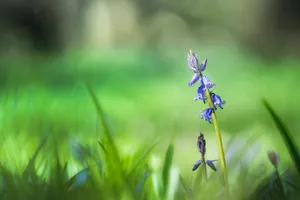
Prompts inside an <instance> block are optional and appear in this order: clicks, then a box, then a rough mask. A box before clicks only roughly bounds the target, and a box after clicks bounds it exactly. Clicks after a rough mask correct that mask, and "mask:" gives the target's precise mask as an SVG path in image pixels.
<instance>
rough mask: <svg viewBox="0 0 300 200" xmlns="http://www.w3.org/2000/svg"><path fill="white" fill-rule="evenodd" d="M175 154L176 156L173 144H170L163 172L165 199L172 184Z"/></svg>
mask: <svg viewBox="0 0 300 200" xmlns="http://www.w3.org/2000/svg"><path fill="white" fill-rule="evenodd" d="M173 154H174V147H173V144H170V145H169V147H168V150H167V153H166V156H165V162H164V166H163V172H162V181H163V197H165V196H166V194H167V191H168V188H169V184H170V172H171V166H172V160H173Z"/></svg>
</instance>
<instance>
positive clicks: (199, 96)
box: [194, 85, 206, 103]
mask: <svg viewBox="0 0 300 200" xmlns="http://www.w3.org/2000/svg"><path fill="white" fill-rule="evenodd" d="M197 100H203V101H204V103H205V100H206V98H205V97H204V86H203V85H201V86H200V87H198V90H197V96H196V97H195V98H194V101H197Z"/></svg>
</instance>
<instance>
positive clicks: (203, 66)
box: [200, 58, 207, 72]
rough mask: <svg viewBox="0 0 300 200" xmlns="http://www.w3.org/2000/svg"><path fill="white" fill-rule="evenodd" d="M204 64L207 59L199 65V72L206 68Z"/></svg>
mask: <svg viewBox="0 0 300 200" xmlns="http://www.w3.org/2000/svg"><path fill="white" fill-rule="evenodd" d="M206 64H207V58H205V60H204V61H203V62H202V63H201V65H200V70H201V71H202V72H203V71H204V70H205V68H206Z"/></svg>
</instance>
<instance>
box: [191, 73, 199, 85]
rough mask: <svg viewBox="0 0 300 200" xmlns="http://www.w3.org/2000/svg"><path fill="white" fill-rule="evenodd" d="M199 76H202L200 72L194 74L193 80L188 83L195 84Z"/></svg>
mask: <svg viewBox="0 0 300 200" xmlns="http://www.w3.org/2000/svg"><path fill="white" fill-rule="evenodd" d="M199 78H200V74H199V73H196V74H194V76H193V78H192V80H191V81H190V82H188V85H189V86H193V85H194V84H195V83H196V82H197V81H198V80H199Z"/></svg>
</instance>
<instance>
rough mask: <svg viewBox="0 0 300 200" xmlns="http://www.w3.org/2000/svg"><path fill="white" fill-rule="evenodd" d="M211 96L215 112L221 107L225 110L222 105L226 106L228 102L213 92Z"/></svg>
mask: <svg viewBox="0 0 300 200" xmlns="http://www.w3.org/2000/svg"><path fill="white" fill-rule="evenodd" d="M210 95H211V99H212V102H213V104H214V108H215V110H217V106H219V107H220V108H221V109H223V107H222V105H223V104H225V103H226V101H223V100H222V99H221V97H220V96H219V95H217V94H215V93H213V92H211V93H210Z"/></svg>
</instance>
